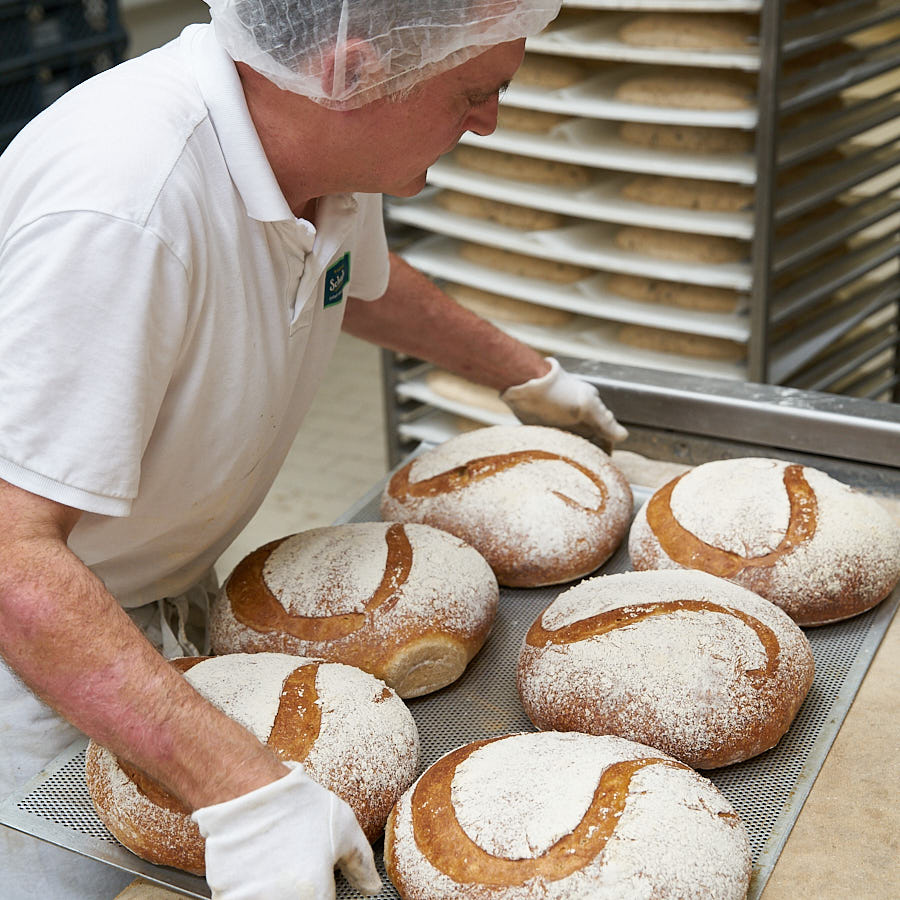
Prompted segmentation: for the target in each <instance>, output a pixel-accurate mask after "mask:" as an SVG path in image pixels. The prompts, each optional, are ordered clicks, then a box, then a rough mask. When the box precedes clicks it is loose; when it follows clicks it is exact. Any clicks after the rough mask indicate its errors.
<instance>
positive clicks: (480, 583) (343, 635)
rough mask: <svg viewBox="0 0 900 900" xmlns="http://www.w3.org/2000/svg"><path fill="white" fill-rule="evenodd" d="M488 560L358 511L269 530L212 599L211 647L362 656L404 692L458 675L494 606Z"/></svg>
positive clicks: (418, 691) (349, 659) (440, 535)
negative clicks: (332, 520) (337, 519)
mask: <svg viewBox="0 0 900 900" xmlns="http://www.w3.org/2000/svg"><path fill="white" fill-rule="evenodd" d="M498 597H499V591H498V587H497V579H496V578H495V577H494V574H493V572H492V571H491V568H490V566H489V565H488V564H487V562H486V561H485V560H484V558H483V557H482V556H481V554H479V553H478V551H477V550H474V549H473V548H472V547H470V546H468V545H467V544H465V543H464V542H463V541H461V540H460V539H459V538H456V537H454V536H453V535H451V534H448V533H446V532H444V531H439V530H438V529H436V528H431V527H429V526H428V525H419V524H406V525H403V524H400V523H386V522H356V523H350V524H346V525H334V526H329V527H324V528H313V529H310V530H308V531H303V532H300V533H299V534H294V535H291V536H289V537H285V538H281V539H280V540H277V541H272V542H270V543H269V544H266V545H265V546H263V547H260V548H259V549H258V550H256V551H254V552H253V553H251V554H250V555H248V556H247V557H245V558H244V559H243V560H242V561H241V562H240V563H238V565H237V566H236V567H235V570H234V572H233V573H232V574H231V576H230V577H229V578H228V580H227V581H226V583H225V585H224V586H223V588H222V590H221V591H220V592H219V594H218V596H217V597H216V599H215V601H214V602H213V605H212V610H211V614H210V640H211V644H212V649H213V652H214V653H217V654H219V653H241V652H243V653H255V652H259V651H271V652H278V653H293V654H296V655H298V656H317V657H321V658H323V659H327V660H330V661H332V662H342V663H347V664H348V665H353V666H358V667H359V668H361V669H363V670H365V671H366V672H370V673H371V674H373V675H375V676H376V677H377V678H380V679H381V680H382V681H384V682H385V683H386V684H388V685H389V686H390V687H391V688H393V689H394V690H396V691H397V693H398V694H399V695H400V696H401V697H417V696H420V695H422V694H426V693H430V692H432V691H436V690H438V689H439V688H442V687H446V685H448V684H450V683H451V682H453V681H455V680H456V679H457V678H459V676H460V675H461V674H462V673H463V671H464V670H465V668H466V666H467V665H468V664H469V662H470V660H471V659H472V657H473V656H474V655H475V654H476V653H477V652H478V650H480V649H481V646H482V644H483V643H484V641H485V639H486V638H487V635H488V633H489V632H490V629H491V626H492V625H493V622H494V617H495V615H496V611H497V601H498Z"/></svg>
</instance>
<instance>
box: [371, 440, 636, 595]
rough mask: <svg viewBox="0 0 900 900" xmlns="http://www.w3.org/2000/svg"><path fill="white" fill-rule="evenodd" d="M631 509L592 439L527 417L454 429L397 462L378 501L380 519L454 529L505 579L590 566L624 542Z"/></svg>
mask: <svg viewBox="0 0 900 900" xmlns="http://www.w3.org/2000/svg"><path fill="white" fill-rule="evenodd" d="M631 512H632V494H631V488H630V487H629V485H628V482H627V481H626V480H625V477H624V476H623V475H622V473H621V472H620V471H619V470H618V469H617V468H616V467H615V466H614V465H613V464H612V463H611V462H610V459H609V457H608V456H607V455H606V454H605V453H604V452H603V451H602V450H601V449H600V448H599V447H597V446H595V445H594V444H592V443H590V441H587V440H585V439H584V438H581V437H578V436H577V435H574V434H571V433H569V432H566V431H561V430H559V429H556V428H546V427H542V426H534V425H509V426H506V425H497V426H492V427H488V428H481V429H478V430H477V431H472V432H468V433H465V434H460V435H457V436H456V437H453V438H451V439H450V440H448V441H446V442H445V443H443V444H440V445H439V446H437V447H435V448H433V449H431V450H428V451H426V452H425V453H422V454H421V455H420V456H417V457H416V458H415V459H413V460H411V461H410V462H409V463H407V464H406V465H405V466H403V467H402V468H401V469H400V470H398V471H397V472H396V473H395V474H394V476H393V477H392V478H391V480H390V482H389V483H388V485H387V486H386V487H385V489H384V492H383V493H382V499H381V515H382V518H384V519H385V520H390V521H402V522H424V523H425V524H428V525H432V526H434V527H436V528H441V529H443V530H444V531H449V532H450V533H451V534H455V535H456V536H457V537H459V538H460V539H462V540H464V541H466V542H467V543H469V544H471V545H472V546H473V547H475V548H476V549H477V550H478V551H479V552H480V553H481V554H482V556H484V558H485V559H486V560H487V561H488V563H489V564H490V566H491V568H492V569H493V570H494V573H495V574H496V576H497V580H498V581H499V582H500V584H502V585H508V586H511V587H536V586H538V585H547V584H560V583H563V582H566V581H571V580H573V579H575V578H580V577H582V576H584V575H587V574H589V573H590V572H593V571H594V570H595V569H597V568H598V567H599V566H601V565H602V564H603V563H604V562H605V561H606V560H607V559H608V558H609V557H610V555H611V554H612V553H613V551H614V550H615V549H616V548H617V547H618V546H619V544H620V543H621V542H622V540H623V538H624V534H625V531H626V530H627V528H628V522H629V520H630V518H631Z"/></svg>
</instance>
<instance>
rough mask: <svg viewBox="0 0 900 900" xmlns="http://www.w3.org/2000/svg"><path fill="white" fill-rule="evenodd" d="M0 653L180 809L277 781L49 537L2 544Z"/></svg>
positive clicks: (259, 752) (275, 770)
mask: <svg viewBox="0 0 900 900" xmlns="http://www.w3.org/2000/svg"><path fill="white" fill-rule="evenodd" d="M0 652H2V654H3V656H4V657H5V659H6V660H7V662H8V663H9V665H10V666H11V667H12V669H13V670H14V671H15V672H17V674H18V675H19V676H20V677H21V678H22V680H23V681H24V682H25V684H26V685H28V687H29V688H31V689H32V690H33V691H34V692H35V693H36V694H37V695H38V696H40V697H41V698H42V699H43V700H44V701H45V702H47V703H48V704H49V705H50V706H52V707H53V708H54V709H56V710H57V711H58V712H59V713H61V714H62V715H63V716H64V717H65V718H66V719H68V720H69V721H70V722H71V723H72V724H73V725H75V726H76V727H77V728H79V729H81V730H82V731H83V732H85V733H86V734H88V735H90V736H91V737H93V738H95V739H96V740H97V741H98V742H99V743H101V744H103V745H104V746H106V747H108V748H109V749H110V750H112V751H113V752H114V753H116V754H117V755H119V756H122V757H123V758H125V759H127V760H128V761H129V762H131V763H132V764H134V765H136V766H137V767H138V768H140V769H142V770H143V771H145V772H146V773H147V774H148V775H150V776H151V777H152V778H154V779H156V780H157V781H158V782H159V783H160V784H162V785H163V786H164V787H166V788H167V789H168V790H169V791H171V792H172V793H173V794H175V795H176V796H177V797H179V799H181V800H182V801H183V802H184V803H186V804H187V805H188V806H189V807H190V808H198V807H200V806H206V805H210V804H212V803H217V802H221V801H223V800H227V799H231V798H232V797H235V796H238V795H240V794H242V793H245V792H247V791H249V790H252V789H254V788H256V787H260V786H262V785H263V784H267V783H269V782H271V781H273V780H275V779H276V778H279V777H281V776H282V775H284V774H285V773H286V771H287V770H286V768H285V767H284V766H283V765H282V764H281V763H280V762H279V761H278V760H277V758H276V757H275V756H274V755H273V754H272V753H271V752H270V751H269V750H268V749H267V748H266V747H264V746H263V745H262V744H261V743H260V742H259V741H258V740H257V739H256V738H255V737H254V736H253V735H252V734H250V732H248V731H246V729H244V728H243V727H242V726H240V725H238V724H237V723H236V722H233V721H232V720H231V719H229V718H227V717H226V716H225V715H224V714H222V713H221V712H219V711H218V710H217V709H215V707H213V706H212V705H211V704H210V703H208V702H207V701H206V700H204V699H203V698H202V697H201V696H200V695H199V694H198V693H197V692H196V691H195V690H194V689H193V688H192V687H191V686H190V685H189V684H188V682H187V681H186V680H185V679H184V678H183V677H182V676H181V675H180V674H179V673H178V672H176V671H175V669H174V668H173V667H172V666H171V665H169V664H168V663H167V662H166V661H165V660H164V659H163V658H162V656H160V655H159V654H158V653H157V652H156V651H155V650H154V648H153V647H152V646H151V645H150V643H149V642H148V641H147V640H146V639H145V638H144V637H143V635H142V634H141V633H140V632H139V631H138V629H137V628H136V627H135V626H134V624H133V623H132V622H131V620H130V619H129V618H128V616H127V615H126V614H125V613H124V612H123V610H122V609H121V608H120V607H119V605H118V604H117V603H116V601H115V600H114V598H113V597H112V596H111V595H110V594H109V593H108V592H107V591H106V589H105V587H104V586H103V584H102V583H101V582H100V581H99V579H97V578H96V577H95V576H94V575H93V574H92V573H91V572H90V571H89V570H88V569H87V568H86V567H85V566H84V565H83V564H82V563H81V561H80V560H78V558H77V557H75V556H74V554H72V553H71V552H70V551H69V549H68V548H67V547H66V546H65V543H63V542H61V541H60V540H59V539H57V538H56V537H54V536H52V535H49V534H40V533H38V534H26V535H22V534H18V535H16V537H15V539H12V538H10V537H9V536H6V537H5V538H0Z"/></svg>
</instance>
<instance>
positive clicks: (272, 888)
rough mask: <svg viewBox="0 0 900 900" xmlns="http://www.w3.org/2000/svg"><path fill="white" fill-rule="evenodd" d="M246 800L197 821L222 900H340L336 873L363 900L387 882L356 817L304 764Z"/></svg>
mask: <svg viewBox="0 0 900 900" xmlns="http://www.w3.org/2000/svg"><path fill="white" fill-rule="evenodd" d="M286 765H288V766H290V767H291V772H290V774H288V775H285V777H284V778H279V779H278V780H277V781H273V782H272V783H271V784H267V785H265V786H263V787H261V788H258V789H257V790H255V791H250V793H248V794H244V795H243V796H241V797H236V798H235V799H233V800H228V801H226V802H225V803H217V804H216V805H214V806H206V807H203V808H202V809H198V810H196V811H195V812H194V814H193V815H192V816H191V818H192V819H193V820H194V821H195V822H196V823H197V825H198V826H199V828H200V833H201V834H202V835H203V836H204V837H205V838H206V880H207V882H208V883H209V886H210V889H211V890H212V896H213V898H214V900H262V898H265V900H334V896H335V885H334V868H335V866H338V867H339V868H340V869H341V871H342V872H343V873H344V876H345V877H346V878H347V880H348V881H349V882H350V883H351V884H352V885H353V886H354V887H355V888H356V889H357V890H358V891H360V892H361V893H363V894H377V893H378V892H379V891H380V890H381V879H380V878H379V876H378V871H377V870H376V868H375V860H374V858H373V856H372V848H371V846H370V845H369V842H368V840H367V839H366V836H365V835H364V834H363V831H362V829H361V828H360V827H359V823H358V822H357V820H356V816H355V815H354V813H353V810H352V809H350V807H349V806H348V805H347V804H346V803H345V802H344V801H343V800H341V798H340V797H338V796H337V794H334V793H332V792H331V791H329V790H326V789H325V788H323V787H322V786H321V785H319V784H316V782H315V781H313V780H312V779H311V778H310V777H309V776H308V775H307V774H306V773H305V772H304V771H303V768H302V766H300V764H299V763H291V762H288V763H286Z"/></svg>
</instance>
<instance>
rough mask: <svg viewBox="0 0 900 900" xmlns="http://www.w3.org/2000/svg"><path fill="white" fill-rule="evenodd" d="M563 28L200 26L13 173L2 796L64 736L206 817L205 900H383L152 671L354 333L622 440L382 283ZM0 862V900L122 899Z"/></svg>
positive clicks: (609, 425)
mask: <svg viewBox="0 0 900 900" xmlns="http://www.w3.org/2000/svg"><path fill="white" fill-rule="evenodd" d="M559 5H560V4H559V2H558V0H556V2H540V0H472V3H471V4H469V5H468V7H467V8H465V9H461V8H460V7H461V5H460V4H445V3H439V2H433V3H428V2H423V0H416V2H395V0H391V2H388V0H384V2H355V0H344V2H340V0H318V2H313V0H308V2H306V3H301V2H266V0H239V2H228V0H210V6H211V10H212V19H213V23H214V26H215V30H214V29H213V27H211V26H193V27H191V28H188V29H187V30H186V31H185V32H184V33H183V34H182V36H181V37H180V38H179V39H178V40H176V41H173V42H172V43H171V44H168V45H167V46H166V47H163V48H161V49H159V50H156V51H153V52H151V53H149V54H147V55H145V56H144V57H142V58H139V59H137V60H132V61H130V62H128V63H125V64H123V65H122V66H120V67H118V68H117V69H115V70H113V71H111V72H109V73H106V74H104V75H101V76H99V77H97V78H95V79H92V80H91V81H89V82H87V83H85V84H84V85H82V86H80V87H79V88H76V89H75V90H73V91H71V92H70V93H69V94H67V95H66V96H65V97H63V98H62V99H61V100H60V101H58V102H57V104H55V105H54V107H52V108H51V109H50V110H48V111H47V112H45V113H44V114H42V115H41V116H39V117H38V119H37V120H35V121H34V122H33V123H31V125H29V126H28V127H27V128H26V129H25V130H24V131H23V133H22V134H21V135H20V136H19V137H18V138H17V139H16V141H14V142H13V144H12V145H11V146H10V148H9V150H8V151H7V153H5V154H4V156H3V157H2V159H0V396H2V397H3V398H4V400H3V402H2V403H0V479H2V480H0V522H2V523H3V527H2V529H0V652H2V654H3V657H4V659H5V661H6V663H7V664H8V668H5V667H4V668H3V669H2V670H0V715H2V716H3V722H2V723H0V724H2V727H3V729H4V738H3V742H2V749H0V754H2V756H0V767H2V771H0V794H4V795H5V794H6V793H8V792H9V791H11V790H13V789H15V788H17V787H19V786H20V785H21V784H22V783H23V782H24V781H25V780H26V779H27V778H29V777H30V776H31V775H33V774H34V773H35V772H37V771H38V770H39V769H40V768H41V766H42V765H44V764H45V763H46V762H47V761H48V760H50V759H51V758H53V757H54V756H55V755H56V754H57V753H58V752H59V751H60V750H61V749H63V748H64V747H65V746H66V745H67V744H68V743H69V742H70V741H71V740H72V739H74V737H76V736H77V734H78V732H79V731H81V732H84V733H85V734H88V735H90V736H92V737H93V738H95V739H96V740H97V741H99V742H100V743H101V744H103V745H105V746H107V747H109V748H110V749H111V750H112V751H113V752H114V753H116V754H118V755H119V756H121V757H123V758H125V759H127V760H129V761H130V762H131V763H132V764H133V765H135V766H137V767H138V768H140V769H142V770H143V771H144V772H146V773H147V774H148V775H150V776H151V777H152V778H154V779H156V780H157V781H158V782H159V783H161V784H162V785H163V786H164V787H166V788H167V789H168V790H169V791H171V792H172V793H173V794H174V795H175V796H177V797H178V798H180V799H181V800H182V801H183V802H184V803H185V804H187V805H188V806H189V807H190V808H191V809H193V810H195V811H196V812H195V813H194V817H195V819H196V821H197V822H198V824H199V826H200V829H201V831H202V832H203V834H204V836H205V837H206V838H207V852H206V863H207V878H208V880H209V883H210V885H211V887H212V890H213V895H214V897H217V898H236V897H266V898H267V900H281V898H299V897H304V898H308V897H311V898H319V897H331V896H333V893H334V881H333V868H334V866H335V865H337V866H340V867H341V868H342V869H343V870H344V871H345V873H346V874H347V876H348V877H349V878H350V880H351V881H352V882H353V883H354V884H355V885H356V886H358V887H359V889H360V890H362V891H364V892H374V891H376V890H377V889H378V876H377V873H376V872H375V869H374V865H373V861H372V854H371V850H370V848H369V846H368V844H367V842H366V841H365V838H364V837H363V836H362V832H361V831H360V829H359V827H358V825H357V824H356V821H355V819H354V817H353V814H352V813H351V812H350V811H349V807H347V806H346V804H344V803H343V801H340V800H339V799H338V798H337V797H335V796H334V795H333V794H331V793H330V792H328V791H325V790H324V789H322V788H320V787H319V786H318V785H316V784H315V783H314V782H312V781H311V780H310V779H309V778H307V777H306V776H305V774H304V773H303V771H302V768H299V767H295V768H293V769H289V768H288V767H286V766H285V765H284V764H282V763H281V762H280V761H279V760H278V759H277V758H276V757H275V756H274V755H273V754H271V753H270V752H269V750H268V749H267V748H266V747H264V746H263V745H262V744H260V743H259V742H258V741H257V740H256V738H254V737H253V736H252V735H250V733H249V732H247V731H246V730H245V729H244V728H242V727H241V726H239V725H238V724H236V723H235V722H233V721H231V720H230V719H228V718H227V717H225V716H224V715H222V714H221V713H219V712H218V710H216V709H215V708H213V707H212V706H211V705H210V704H209V703H207V702H206V701H204V700H203V699H202V698H201V697H200V696H199V695H198V694H196V692H195V691H193V689H192V688H191V687H190V686H189V685H188V684H187V682H186V681H185V680H184V679H183V678H181V677H180V676H179V675H178V674H177V673H176V672H175V671H174V670H173V669H172V668H171V667H170V666H169V665H168V664H167V663H166V662H165V659H164V656H163V655H161V654H160V653H159V652H158V650H159V649H162V651H163V653H164V655H166V656H172V655H180V654H184V653H196V652H198V650H201V649H202V638H201V637H195V636H194V631H193V630H192V628H193V626H194V625H195V624H196V623H197V622H198V621H199V622H200V624H201V625H202V624H203V617H204V615H205V601H206V599H207V596H208V591H209V590H211V589H212V585H211V582H210V580H209V573H210V571H211V568H212V566H213V564H214V563H215V561H216V559H217V557H218V556H219V554H220V553H221V552H222V551H223V550H224V549H225V548H226V547H227V546H228V545H229V544H230V542H231V541H232V540H233V538H234V537H235V536H236V535H237V534H238V533H239V531H240V530H241V529H242V527H243V526H244V524H245V523H246V522H247V521H248V520H249V519H250V517H251V516H252V514H253V513H254V511H255V510H256V508H257V507H258V506H259V504H260V503H261V502H262V499H263V497H264V496H265V494H266V491H267V490H268V488H269V486H270V485H271V482H272V480H273V479H274V476H275V474H276V472H277V470H278V468H279V466H280V464H281V462H282V461H283V459H284V456H285V454H286V453H287V450H288V448H289V447H290V444H291V441H292V439H293V437H294V435H295V433H296V430H297V427H298V426H299V423H300V421H301V420H302V418H303V415H304V414H305V412H306V410H307V409H308V407H309V404H310V402H311V399H312V396H313V394H314V392H315V388H316V385H317V383H318V381H319V379H320V378H321V376H322V373H323V370H324V368H325V365H326V363H327V361H328V358H329V356H330V354H331V350H332V348H333V346H334V343H335V341H336V339H337V335H338V332H339V329H340V328H341V327H343V328H345V329H346V330H347V331H349V332H350V333H352V334H355V335H357V336H360V337H362V338H365V339H367V340H372V341H375V342H377V343H380V344H382V345H384V346H388V347H392V348H394V349H396V350H400V351H403V352H406V353H410V354H412V355H415V356H418V357H422V358H424V359H428V360H432V361H433V362H435V363H437V364H439V365H441V366H443V367H445V368H448V369H452V370H454V371H456V372H458V373H460V374H462V375H464V376H465V377H467V378H470V379H472V380H474V381H477V382H480V383H482V384H485V385H490V386H491V387H494V388H496V389H498V390H501V391H504V392H505V393H504V397H505V398H507V400H508V402H509V403H510V405H511V407H512V408H513V410H514V411H515V412H516V413H517V415H519V417H520V418H521V419H522V420H523V421H536V422H543V423H545V424H556V425H560V426H562V427H571V428H572V429H574V430H578V431H580V432H581V433H585V434H588V435H591V436H592V437H594V438H595V439H596V440H598V441H601V442H606V443H607V444H609V443H611V442H612V441H614V440H617V439H621V437H623V436H624V430H623V429H622V428H621V426H619V425H618V424H617V423H616V422H615V420H614V418H613V417H612V415H611V414H610V413H609V412H608V411H607V410H606V408H605V407H604V406H603V404H602V403H601V402H600V400H599V398H598V397H597V396H596V391H595V390H594V389H593V388H592V387H591V386H589V385H587V384H586V383H585V382H583V381H580V380H579V379H576V378H574V377H572V376H571V375H568V374H567V373H565V372H563V371H562V370H560V369H559V367H558V365H556V364H555V362H551V361H548V360H545V359H543V358H542V357H541V356H540V355H539V354H537V353H536V352H534V351H533V350H531V349H529V348H528V347H526V346H524V345H522V344H520V343H518V342H517V341H514V340H512V339H511V338H509V337H507V336H506V335H504V334H503V333H502V332H500V331H498V330H497V329H495V328H493V327H492V326H490V325H488V324H487V323H486V322H484V321H482V320H481V319H479V318H477V317H476V316H474V315H472V314H471V313H468V312H467V311H465V310H463V309H462V308H460V307H459V306H457V305H456V304H455V303H453V302H452V301H451V300H450V299H449V298H447V297H446V296H445V295H444V294H443V293H442V292H441V291H440V290H438V289H437V288H436V287H435V286H434V285H432V284H431V283H430V282H429V281H427V279H425V278H424V277H423V276H422V275H420V274H419V273H417V272H416V271H414V270H413V269H411V268H410V267H409V266H407V265H406V264H404V263H403V262H402V261H400V260H399V259H397V258H393V257H389V256H388V253H387V249H386V242H385V238H384V232H383V227H382V224H381V207H380V194H381V193H382V192H389V193H392V194H398V195H413V194H415V193H416V192H417V191H419V190H420V189H421V188H422V186H423V185H424V183H425V173H426V170H427V168H428V166H429V165H431V164H432V163H433V162H434V161H435V160H436V159H437V158H438V156H440V155H441V154H442V153H443V152H445V151H447V150H449V149H450V148H451V147H452V146H454V145H455V143H456V142H457V140H458V139H459V137H460V136H461V135H462V134H463V133H464V132H465V131H473V132H475V133H478V134H487V133H489V132H490V131H492V130H493V128H494V127H495V124H496V115H497V101H498V95H499V92H500V91H501V90H502V89H503V87H504V86H505V85H506V84H507V83H508V82H509V80H510V79H511V78H512V76H513V74H514V72H515V71H516V68H517V67H518V65H519V63H520V62H521V59H522V54H523V50H524V36H525V35H528V34H531V33H534V32H536V31H538V30H540V29H541V28H543V27H544V26H545V25H546V24H547V22H549V21H550V20H551V19H552V18H553V16H554V15H555V14H556V13H557V12H558V8H559ZM447 6H452V7H453V9H450V10H447V9H446V7H447ZM426 38H427V40H426ZM201 633H202V629H201ZM148 638H149V640H148ZM13 673H16V674H13ZM19 679H21V681H20V680H19ZM23 683H24V684H23ZM37 697H39V698H41V700H42V701H44V703H41V701H39V700H38V699H37ZM45 704H46V705H45ZM54 710H55V712H53V711H54ZM56 713H58V714H59V715H57V714H56ZM0 841H2V843H0V873H2V874H0V895H2V896H3V897H4V900H11V898H17V897H25V896H27V897H32V896H37V895H41V896H47V897H65V898H74V897H82V896H83V897H92V898H97V897H103V896H104V895H105V894H104V892H107V893H108V895H110V896H111V895H112V893H113V892H114V890H115V888H116V887H118V886H119V885H120V884H121V883H122V882H121V881H119V882H118V883H117V882H116V880H115V878H113V877H112V876H113V874H114V873H112V870H106V869H105V867H102V866H93V867H92V866H91V864H88V863H86V862H84V861H81V860H79V859H78V858H77V857H75V856H74V855H73V854H67V853H65V852H63V851H58V850H55V849H54V848H51V847H49V846H45V845H43V844H41V843H40V842H37V841H34V840H30V839H28V838H24V837H22V836H19V835H15V834H14V833H13V832H11V831H9V830H8V829H2V830H0Z"/></svg>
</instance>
